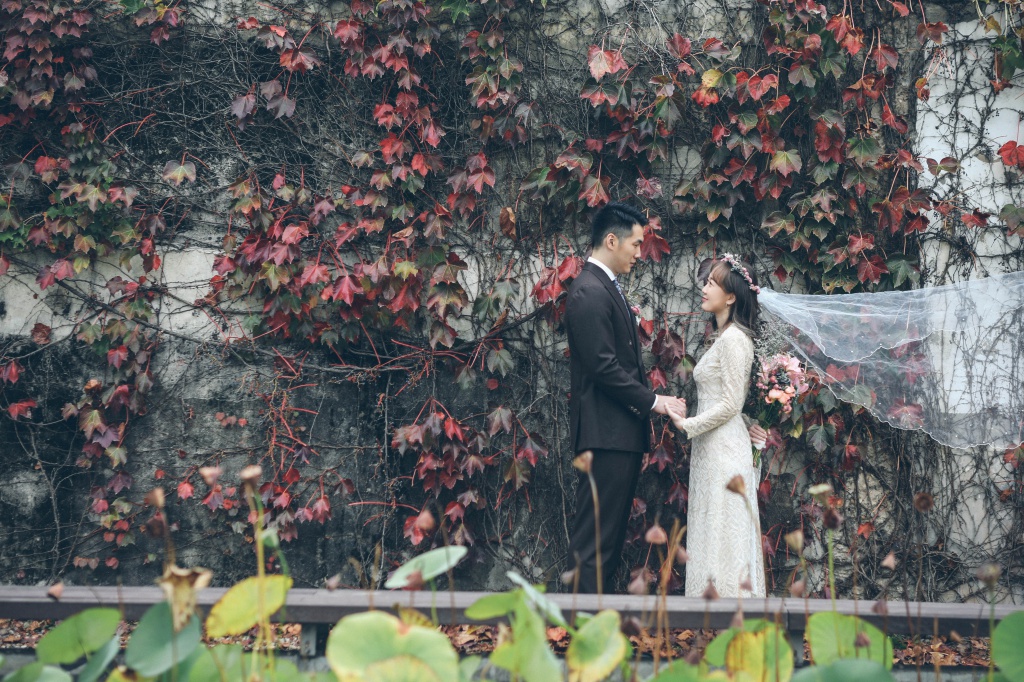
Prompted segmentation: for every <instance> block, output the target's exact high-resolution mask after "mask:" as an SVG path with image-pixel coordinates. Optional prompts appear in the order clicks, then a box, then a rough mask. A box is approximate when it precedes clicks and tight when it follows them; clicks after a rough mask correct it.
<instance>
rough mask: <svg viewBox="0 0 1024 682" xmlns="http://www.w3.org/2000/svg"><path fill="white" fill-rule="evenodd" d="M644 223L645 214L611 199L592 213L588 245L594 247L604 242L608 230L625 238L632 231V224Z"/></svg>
mask: <svg viewBox="0 0 1024 682" xmlns="http://www.w3.org/2000/svg"><path fill="white" fill-rule="evenodd" d="M638 224H639V225H646V224H647V216H645V215H644V214H643V213H641V212H640V211H638V210H637V209H635V208H633V207H632V206H630V205H628V204H623V203H621V202H618V201H613V202H612V203H610V204H605V205H604V206H602V207H601V209H600V210H599V211H598V212H597V213H596V214H594V222H593V226H592V227H591V235H590V245H591V246H592V247H594V248H595V249H596V248H597V247H598V246H600V245H601V244H602V243H603V242H604V238H605V237H606V236H608V233H609V232H612V233H614V234H615V236H616V237H618V238H619V239H626V238H627V237H628V236H629V235H630V234H632V232H633V226H634V225H638Z"/></svg>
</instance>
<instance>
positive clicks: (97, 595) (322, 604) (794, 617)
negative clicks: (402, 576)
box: [0, 585, 1024, 655]
mask: <svg viewBox="0 0 1024 682" xmlns="http://www.w3.org/2000/svg"><path fill="white" fill-rule="evenodd" d="M46 589H47V588H45V587H22V586H9V585H8V586H0V618H15V619H22V620H60V619H62V618H67V617H68V616H71V615H73V614H75V613H77V612H79V611H82V610H83V609H86V608H90V607H93V606H112V607H115V608H119V609H121V610H122V612H123V613H124V617H125V618H126V619H128V620H138V619H139V618H140V617H141V616H142V614H143V613H144V612H145V611H146V609H148V608H149V607H150V606H152V605H153V604H155V603H157V602H159V601H163V599H164V594H163V592H162V591H161V590H160V588H158V587H65V588H64V592H63V594H62V596H61V598H60V600H59V601H55V600H53V599H51V598H49V597H47V595H46ZM225 591H226V590H225V588H207V589H205V590H202V591H201V592H200V593H199V601H198V603H199V606H200V607H201V608H204V609H208V608H209V607H210V606H212V605H213V604H214V603H215V602H216V601H217V600H218V599H219V598H220V597H221V595H222V594H224V592H225ZM486 594H489V593H487V592H447V591H445V592H438V593H437V594H436V595H433V594H431V593H430V592H390V591H376V592H369V591H364V590H335V591H328V590H312V589H293V590H291V591H289V593H288V601H287V603H286V606H285V608H284V609H283V611H282V612H281V613H279V614H278V615H277V617H276V620H278V621H283V622H289V623H301V624H302V625H303V637H302V639H303V642H302V649H303V653H304V654H305V655H314V654H315V653H316V650H317V649H319V648H320V647H318V646H317V640H320V642H321V645H322V641H323V637H324V635H325V633H326V630H327V629H328V628H329V626H330V625H333V624H334V623H336V622H337V621H338V620H339V619H341V618H343V617H344V616H347V615H349V614H352V613H360V612H363V611H366V610H368V609H385V610H390V609H392V608H394V607H395V606H396V605H400V606H404V607H411V608H415V609H419V610H421V611H423V612H425V613H429V612H430V609H431V607H432V606H434V607H435V608H436V610H437V615H438V619H439V621H440V622H441V623H442V624H448V623H451V624H462V623H472V622H477V621H472V620H470V619H469V618H467V617H466V614H465V611H466V608H467V607H469V606H470V605H471V604H473V603H474V602H475V601H476V600H477V599H479V598H480V597H483V596H485V595H486ZM548 598H549V599H551V601H553V602H554V603H555V604H557V605H558V606H559V607H560V608H561V609H562V611H563V613H564V614H565V615H566V617H567V618H569V617H570V616H571V614H572V613H573V612H575V611H585V612H590V613H593V612H596V611H598V610H600V609H615V610H617V611H619V612H620V613H621V614H622V615H623V616H624V617H625V616H636V617H638V618H640V619H641V622H645V623H650V622H653V614H652V611H653V610H654V609H655V608H657V606H658V601H659V600H658V598H657V597H655V596H649V597H637V596H632V595H606V596H604V597H598V596H597V595H591V594H586V595H572V594H551V595H548ZM739 606H740V604H739V601H738V600H736V599H718V600H715V601H710V602H708V601H705V600H703V599H693V598H688V597H668V598H667V599H665V600H664V608H665V612H666V615H667V618H668V625H669V627H673V628H690V629H695V628H713V629H724V628H727V627H729V623H730V622H731V621H732V618H733V615H734V614H735V613H736V610H737V608H738V607H739ZM874 606H875V602H869V601H853V600H848V599H840V600H837V601H836V603H835V609H836V611H838V612H839V613H844V614H850V615H857V616H860V617H861V618H864V619H865V620H867V621H869V622H871V623H873V624H875V625H876V626H878V627H879V628H880V629H882V630H883V631H884V632H887V633H890V634H902V635H922V636H930V635H944V636H948V635H949V633H950V632H951V631H956V632H958V633H959V634H960V635H963V636H981V637H984V636H988V634H989V617H990V614H993V611H994V620H995V622H996V623H998V622H999V621H1001V620H1002V619H1003V618H1005V617H1006V616H1008V615H1010V614H1011V613H1014V612H1016V611H1024V605H1019V606H1018V605H997V606H996V607H995V608H994V609H992V608H991V607H990V606H988V605H987V604H945V603H942V604H940V603H934V602H897V601H892V602H885V608H884V609H873V608H872V607H874ZM742 607H743V614H744V616H745V617H746V618H769V619H771V620H773V621H775V622H777V623H779V625H781V626H782V627H784V628H785V629H786V630H787V631H788V632H789V633H790V635H791V636H793V637H802V634H803V631H804V630H805V629H806V625H807V618H808V617H809V616H810V615H813V614H815V613H818V612H822V611H830V610H831V609H832V608H833V605H832V602H831V601H830V600H827V599H793V598H788V599H779V598H769V599H767V600H765V599H759V600H750V599H747V600H744V601H743V604H742ZM876 611H883V613H881V614H879V613H876Z"/></svg>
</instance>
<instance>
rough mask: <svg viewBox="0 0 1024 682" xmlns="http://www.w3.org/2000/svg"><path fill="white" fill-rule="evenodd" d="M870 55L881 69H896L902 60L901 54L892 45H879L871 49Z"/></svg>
mask: <svg viewBox="0 0 1024 682" xmlns="http://www.w3.org/2000/svg"><path fill="white" fill-rule="evenodd" d="M870 57H871V59H874V60H875V64H877V65H878V70H879V71H885V70H886V69H888V68H891V69H895V68H896V65H897V64H899V61H900V55H899V53H898V52H896V48H894V47H893V46H892V45H879V46H878V47H876V48H875V49H874V50H872V51H871V55H870Z"/></svg>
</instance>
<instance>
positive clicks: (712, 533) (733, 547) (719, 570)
mask: <svg viewBox="0 0 1024 682" xmlns="http://www.w3.org/2000/svg"><path fill="white" fill-rule="evenodd" d="M759 293H760V288H759V287H758V286H757V280H756V278H755V275H754V274H753V272H752V270H751V269H750V268H749V267H747V266H745V265H744V264H743V263H742V262H741V261H740V260H739V259H738V258H737V257H735V256H733V255H732V254H728V253H726V254H722V256H721V258H719V259H718V260H716V261H715V262H714V264H713V265H712V268H711V271H710V272H709V274H708V276H707V280H706V282H705V284H704V288H703V289H702V290H701V294H702V296H701V308H702V309H703V310H705V311H706V312H708V313H711V315H712V318H711V324H712V326H713V327H714V329H715V330H716V338H715V342H714V344H713V345H712V346H711V348H709V349H708V350H707V352H706V353H705V354H704V356H703V357H702V358H701V359H700V362H698V363H697V366H696V367H695V368H694V370H693V377H694V379H695V380H696V382H697V413H696V414H695V415H694V416H692V417H687V416H686V414H685V412H682V413H679V412H675V413H672V414H671V417H672V422H673V424H675V427H676V428H677V429H679V430H680V431H682V432H684V433H685V434H686V435H687V436H688V437H690V438H692V439H693V448H692V451H691V454H690V505H689V511H688V513H687V535H688V536H689V537H688V538H687V543H686V544H687V548H688V550H689V555H690V559H689V561H688V562H687V565H686V595H687V596H689V597H696V596H700V595H702V594H704V593H705V591H706V590H708V588H709V585H713V586H714V588H715V590H716V591H717V593H718V594H719V595H720V596H723V597H740V596H744V597H750V596H752V597H763V596H764V595H765V577H764V561H763V559H762V556H761V526H760V523H759V521H758V515H757V498H756V494H757V485H758V470H757V469H755V468H754V465H753V456H752V450H751V442H750V436H749V434H748V432H747V426H746V424H745V423H744V421H743V415H742V410H743V404H744V402H745V400H746V395H747V388H748V387H749V386H750V373H751V368H752V366H753V363H754V342H753V338H752V337H753V336H754V334H755V330H756V329H757V328H758V315H759V306H758V301H757V295H758V294H759ZM684 409H685V408H684ZM740 481H742V485H740Z"/></svg>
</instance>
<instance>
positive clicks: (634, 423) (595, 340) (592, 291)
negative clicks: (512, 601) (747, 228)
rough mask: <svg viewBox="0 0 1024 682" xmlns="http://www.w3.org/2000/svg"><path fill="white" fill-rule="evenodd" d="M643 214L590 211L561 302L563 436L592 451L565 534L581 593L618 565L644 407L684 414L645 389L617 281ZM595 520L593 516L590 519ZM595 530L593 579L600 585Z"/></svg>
mask: <svg viewBox="0 0 1024 682" xmlns="http://www.w3.org/2000/svg"><path fill="white" fill-rule="evenodd" d="M646 223H647V218H646V217H645V216H644V214H643V213H641V212H640V211H638V210H637V209H635V208H633V207H632V206H627V205H625V204H621V203H611V204H607V205H606V206H604V207H603V208H601V209H600V210H599V211H598V212H597V214H596V215H595V216H594V222H593V225H592V228H591V229H592V231H591V246H592V247H593V252H592V255H591V257H590V258H589V259H587V263H586V265H584V266H583V271H582V272H580V274H579V276H578V277H577V278H576V279H575V280H574V281H573V283H572V284H571V285H569V296H568V299H567V300H566V305H565V319H566V328H567V332H568V337H569V353H570V356H569V371H570V394H569V438H570V443H571V445H572V452H573V453H574V454H580V453H583V452H586V451H590V452H591V453H592V460H591V464H590V472H591V475H592V476H593V477H594V482H595V483H596V487H597V498H598V508H597V514H595V509H594V500H593V496H592V494H591V488H590V480H589V478H588V477H587V475H586V473H583V474H581V476H580V479H579V484H578V486H577V492H576V517H575V521H574V527H573V531H572V535H571V537H570V539H569V557H570V565H574V566H575V568H576V569H577V571H578V580H579V583H578V588H579V591H580V592H591V593H593V592H610V591H611V590H610V589H609V588H610V587H611V586H612V584H613V580H614V576H615V570H616V568H618V565H619V560H620V556H621V554H622V545H623V543H624V542H625V539H626V525H627V523H628V521H629V512H630V508H631V506H632V504H633V493H634V491H635V490H636V484H637V479H638V478H639V477H640V467H641V464H642V462H643V455H644V453H645V452H647V451H648V450H649V449H650V445H651V442H650V440H651V422H650V414H651V412H656V413H658V414H662V415H665V414H668V410H669V409H670V408H671V409H672V410H674V411H683V412H685V409H686V407H685V403H684V402H683V401H682V400H680V399H679V398H674V397H670V396H659V395H656V394H655V393H654V391H652V390H651V389H650V388H648V386H647V377H646V373H645V372H644V365H643V360H642V359H641V356H640V337H639V335H638V334H637V319H636V317H635V316H634V315H633V312H632V311H631V310H630V308H629V305H628V304H627V302H626V297H625V295H624V294H623V293H622V289H621V287H620V285H619V282H618V280H617V279H616V278H617V277H618V276H619V275H625V274H626V273H628V272H629V271H630V269H632V267H633V264H634V263H636V260H637V258H639V257H640V244H641V243H642V242H643V240H644V229H643V226H644V225H645V224H646ZM595 517H596V518H595ZM598 532H599V533H600V552H601V556H600V562H601V571H600V573H601V581H600V583H603V584H599V582H598V570H597V565H598V556H597V552H598V547H597V537H596V533H598Z"/></svg>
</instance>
